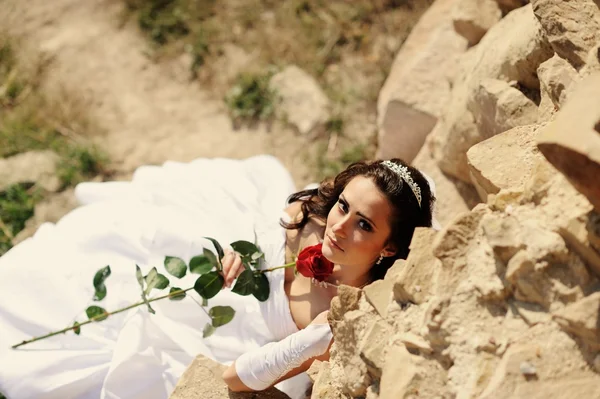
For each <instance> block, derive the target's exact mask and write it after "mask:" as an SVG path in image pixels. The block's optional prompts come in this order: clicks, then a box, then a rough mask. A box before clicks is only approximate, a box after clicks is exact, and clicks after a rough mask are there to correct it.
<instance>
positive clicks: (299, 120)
mask: <svg viewBox="0 0 600 399" xmlns="http://www.w3.org/2000/svg"><path fill="white" fill-rule="evenodd" d="M269 86H270V88H271V89H272V90H274V91H275V93H276V95H277V97H278V104H277V105H276V111H275V112H276V113H277V114H278V116H279V117H280V118H282V119H284V120H285V121H287V122H288V123H290V124H291V125H293V126H295V127H296V128H297V129H298V131H299V132H300V133H302V134H308V133H310V132H311V131H313V129H315V128H317V127H319V126H322V125H324V124H325V123H326V122H327V121H328V120H329V118H330V102H329V99H328V98H327V95H325V93H324V92H323V90H322V89H321V87H320V86H319V84H318V83H317V81H316V80H315V79H314V78H313V77H312V76H310V75H309V74H308V73H306V72H304V71H303V70H302V69H300V68H298V67H297V66H295V65H291V66H288V67H286V68H285V69H284V70H283V71H281V72H279V73H277V74H276V75H274V76H273V77H272V78H271V81H270V82H269Z"/></svg>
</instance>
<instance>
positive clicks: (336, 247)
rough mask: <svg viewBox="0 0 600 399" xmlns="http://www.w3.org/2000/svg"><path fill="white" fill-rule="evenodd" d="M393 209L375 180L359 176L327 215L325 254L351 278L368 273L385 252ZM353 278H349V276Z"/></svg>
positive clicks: (387, 253)
mask: <svg viewBox="0 0 600 399" xmlns="http://www.w3.org/2000/svg"><path fill="white" fill-rule="evenodd" d="M391 215H392V208H391V205H390V203H389V201H388V199H387V198H386V197H385V195H384V194H383V193H382V192H381V191H380V190H379V188H378V187H377V186H376V185H375V183H374V182H373V180H371V179H370V178H367V177H363V176H357V177H355V178H353V179H352V180H350V182H349V183H348V184H347V185H346V188H345V189H344V191H343V192H342V194H341V195H340V197H339V199H338V202H337V203H336V204H335V205H334V206H333V208H331V211H329V215H328V216H327V225H326V227H325V236H324V237H323V255H325V257H326V258H327V259H329V260H330V261H332V262H334V263H335V264H336V268H338V270H335V269H334V273H336V271H338V272H339V271H343V273H344V275H345V276H347V277H354V278H358V277H360V276H362V275H364V274H366V273H367V272H368V271H369V270H370V269H371V267H372V266H373V263H375V262H376V261H377V259H378V258H379V256H380V254H382V253H383V255H384V256H391V255H392V254H393V253H394V252H393V251H392V250H390V249H384V246H385V245H386V241H387V239H388V237H389V236H390V232H391V227H390V224H389V221H390V218H391ZM348 274H349V275H351V276H349V275H348Z"/></svg>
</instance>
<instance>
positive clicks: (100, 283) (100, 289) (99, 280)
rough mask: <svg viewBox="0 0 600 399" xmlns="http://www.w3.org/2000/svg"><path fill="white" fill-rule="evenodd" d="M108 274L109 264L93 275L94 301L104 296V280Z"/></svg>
mask: <svg viewBox="0 0 600 399" xmlns="http://www.w3.org/2000/svg"><path fill="white" fill-rule="evenodd" d="M108 276H110V266H108V265H107V266H104V267H103V268H102V269H100V270H98V271H97V272H96V274H95V275H94V289H95V293H94V301H101V300H103V299H104V297H106V285H104V282H105V281H106V279H107V278H108Z"/></svg>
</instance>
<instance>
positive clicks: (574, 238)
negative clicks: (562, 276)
mask: <svg viewBox="0 0 600 399" xmlns="http://www.w3.org/2000/svg"><path fill="white" fill-rule="evenodd" d="M586 219H588V218H586V217H580V218H576V219H573V220H571V221H570V222H569V223H568V224H567V225H565V226H561V227H559V229H558V233H559V234H560V235H561V237H562V238H563V239H564V240H565V242H567V243H568V244H569V246H570V247H571V248H572V250H573V251H575V252H577V254H578V255H579V256H580V257H581V258H582V259H583V260H584V261H585V262H586V264H587V265H588V267H589V269H590V270H591V271H592V272H593V273H594V274H595V275H596V277H598V278H600V251H598V250H597V249H595V248H594V247H593V242H594V241H593V240H594V238H595V237H594V233H593V231H590V230H589V229H588V227H591V223H589V222H588V220H586Z"/></svg>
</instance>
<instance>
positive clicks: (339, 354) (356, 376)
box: [329, 286, 382, 396]
mask: <svg viewBox="0 0 600 399" xmlns="http://www.w3.org/2000/svg"><path fill="white" fill-rule="evenodd" d="M340 288H341V291H340V292H339V295H338V296H337V297H335V298H334V299H333V300H332V301H331V310H330V312H329V320H330V324H331V327H332V331H333V336H334V343H333V345H332V348H331V351H330V353H331V360H332V362H335V363H336V364H338V365H340V366H341V367H340V368H341V370H340V373H339V375H338V377H337V378H338V382H339V383H340V385H341V387H342V388H343V390H344V392H346V393H349V394H351V395H354V396H364V395H365V393H366V391H367V388H368V387H369V386H370V385H371V383H372V377H371V374H370V373H369V368H368V367H367V364H366V363H365V362H364V361H363V359H362V357H361V354H360V349H361V348H363V342H364V339H365V335H366V332H367V331H368V330H369V328H370V326H372V325H373V324H375V323H376V322H377V321H378V320H379V321H382V319H381V316H379V315H378V314H377V312H376V311H375V309H373V307H372V306H371V305H370V304H369V303H368V302H367V300H366V299H365V298H364V297H362V296H361V295H360V293H361V292H362V291H361V290H359V289H356V288H354V289H352V288H351V287H345V286H342V287H340ZM357 298H358V299H357Z"/></svg>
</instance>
